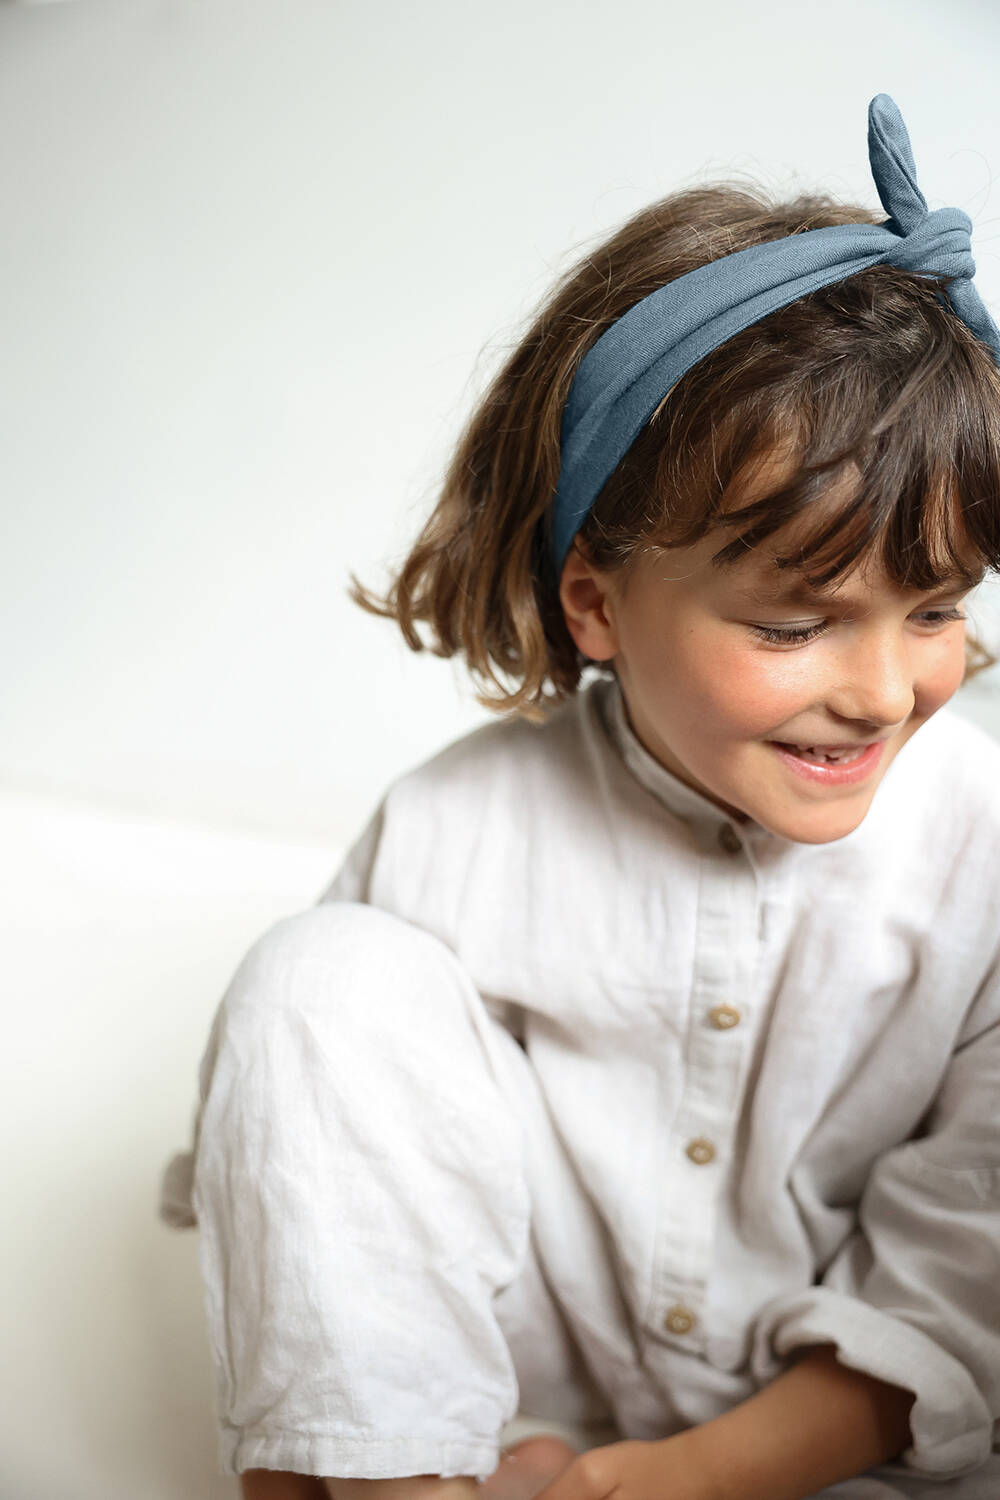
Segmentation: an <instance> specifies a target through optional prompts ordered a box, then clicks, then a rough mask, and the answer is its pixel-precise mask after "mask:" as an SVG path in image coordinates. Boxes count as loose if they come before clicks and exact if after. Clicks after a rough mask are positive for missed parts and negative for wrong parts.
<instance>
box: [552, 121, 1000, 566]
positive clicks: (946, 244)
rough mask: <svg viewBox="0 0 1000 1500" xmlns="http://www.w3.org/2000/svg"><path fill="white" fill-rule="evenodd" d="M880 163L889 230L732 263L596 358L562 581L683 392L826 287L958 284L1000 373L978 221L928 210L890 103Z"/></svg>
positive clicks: (967, 314)
mask: <svg viewBox="0 0 1000 1500" xmlns="http://www.w3.org/2000/svg"><path fill="white" fill-rule="evenodd" d="M868 157H869V160H870V162H871V169H872V176H873V177H874V179H875V186H876V187H877V189H878V195H879V198H880V199H881V200H882V207H883V208H884V209H885V211H886V213H888V214H889V218H888V220H886V221H885V222H884V223H882V224H837V225H832V226H830V227H829V228H827V229H809V230H806V231H804V232H803V233H802V234H793V235H788V236H787V237H785V238H784V239H780V240H769V241H768V242H767V243H766V244H763V245H752V246H751V247H750V248H749V249H747V250H737V251H735V253H734V254H732V255H724V256H722V257H721V259H719V260H714V261H712V262H711V263H710V264H709V265H707V266H699V267H698V269H697V270H696V271H690V272H689V273H688V274H687V275H685V276H679V277H678V278H677V280H676V281H672V282H670V283H668V285H667V286H662V287H659V288H658V289H657V290H656V291H655V292H651V293H650V295H649V296H648V297H643V299H642V301H641V302H637V303H635V305H634V306H633V307H630V308H629V310H628V312H626V313H625V314H624V315H623V316H622V317H620V318H619V319H618V321H617V322H616V323H612V325H611V327H610V328H607V329H605V331H604V333H602V334H601V336H600V338H599V339H598V340H597V342H596V343H595V344H594V345H593V346H592V347H591V348H590V349H589V350H588V351H587V353H586V354H585V356H584V358H583V359H582V360H581V362H580V365H579V368H578V369H577V372H576V375H575V377H574V379H573V384H572V386H571V387H570V392H569V396H568V398H567V401H566V407H565V410H564V412H563V419H562V467H561V469H560V471H559V483H558V486H557V489H556V497H555V502H554V512H553V532H552V537H553V553H554V560H555V565H556V575H557V577H558V576H560V575H561V573H562V566H563V563H564V562H565V560H566V554H567V553H568V552H569V549H570V547H571V545H572V542H573V538H574V537H575V536H576V533H577V532H578V531H579V529H580V527H581V526H582V525H583V523H584V520H585V519H586V516H587V513H588V511H589V510H590V507H591V506H592V505H593V503H594V501H595V500H596V499H597V496H598V495H599V493H600V491H601V489H602V488H603V486H604V484H605V482H606V480H607V479H608V478H609V477H610V475H611V474H612V473H613V472H614V470H615V469H616V468H617V466H618V464H619V463H620V461H621V460H622V458H624V456H625V454H626V453H627V452H628V450H629V448H630V447H631V446H632V444H633V443H634V442H635V439H636V438H637V437H638V435H639V433H640V432H641V431H642V429H643V427H644V426H645V424H646V423H647V422H648V421H649V418H650V417H651V416H652V415H653V412H654V411H655V410H656V408H657V407H658V406H659V404H660V402H661V401H662V400H663V397H664V396H665V395H666V394H667V392H668V391H669V390H670V388H671V386H673V385H674V384H675V383H676V382H677V381H678V380H679V379H680V378H681V376H682V375H683V374H685V372H686V371H688V370H690V368H691V366H692V365H695V364H697V362H698V360H700V359H703V358H704V356H705V355H706V354H708V353H710V352H711V351H712V350H713V349H717V348H718V347H719V345H720V344H723V343H725V341H726V340H727V339H730V338H732V337H733V336H734V334H737V333H742V331H743V329H744V328H749V327H750V326H751V324H753V323H759V322H760V320H761V319H762V318H766V317H767V315H768V314H769V313H772V312H774V311H775V310H776V309H777V308H779V307H787V305H788V303H789V302H794V301H796V299H797V298H799V297H804V296H805V295H806V294H807V293H808V292H812V291H815V290H816V289H817V288H818V287H821V286H829V285H830V284H831V282H834V281H843V280H844V279H845V277H848V276H856V275H857V273H858V272H859V271H865V270H867V269H868V267H869V266H877V265H889V266H899V267H901V268H902V269H904V270H907V271H914V272H917V273H918V274H920V275H925V276H951V277H955V278H956V279H955V280H954V281H953V282H951V283H950V284H949V287H948V300H947V301H946V299H945V298H944V297H943V296H942V295H941V294H940V293H939V294H938V295H939V297H940V300H941V301H942V302H945V305H946V306H947V305H948V301H950V304H951V307H952V309H953V310H954V312H955V313H956V314H957V315H958V317H960V318H961V319H962V322H963V323H965V324H967V325H968V327H969V328H970V329H971V330H972V332H973V333H974V334H975V335H976V337H977V338H979V339H982V341H983V343H985V344H988V345H989V347H990V348H991V349H992V351H993V355H994V358H995V359H996V361H997V363H998V364H1000V329H998V328H997V325H996V324H995V323H994V321H993V319H992V318H991V317H990V315H989V313H988V312H987V310H986V308H985V306H984V304H983V302H982V300H981V299H980V296H979V293H978V292H977V291H976V289H975V287H974V286H973V285H972V278H973V276H974V275H975V270H976V263H975V261H974V260H973V259H972V248H971V240H970V232H971V229H972V220H971V219H970V218H969V216H968V214H966V213H964V212H963V211H962V209H960V208H938V209H935V210H934V212H933V213H930V212H928V209H927V201H926V199H925V198H924V195H923V193H922V192H921V191H920V189H919V188H918V186H917V170H916V167H915V165H914V162H913V152H912V150H911V147H910V138H909V135H908V134H907V131H906V126H905V125H904V124H903V117H902V115H901V114H900V112H899V109H898V107H897V105H896V103H895V101H894V100H893V99H891V98H890V97H889V95H888V94H876V95H875V98H874V99H873V100H872V101H871V103H870V104H869V106H868Z"/></svg>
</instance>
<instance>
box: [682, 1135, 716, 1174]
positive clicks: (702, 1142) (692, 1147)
mask: <svg viewBox="0 0 1000 1500" xmlns="http://www.w3.org/2000/svg"><path fill="white" fill-rule="evenodd" d="M684 1150H685V1151H686V1152H687V1154H688V1156H689V1157H690V1158H691V1160H692V1161H693V1162H694V1163H695V1164H696V1166H699V1167H704V1166H705V1165H706V1164H707V1163H708V1162H710V1161H712V1160H713V1158H714V1156H715V1147H714V1146H713V1145H712V1142H711V1141H706V1139H705V1137H704V1136H703V1135H699V1136H698V1137H697V1138H696V1139H695V1140H693V1141H688V1143H687V1145H686V1146H685V1147H684Z"/></svg>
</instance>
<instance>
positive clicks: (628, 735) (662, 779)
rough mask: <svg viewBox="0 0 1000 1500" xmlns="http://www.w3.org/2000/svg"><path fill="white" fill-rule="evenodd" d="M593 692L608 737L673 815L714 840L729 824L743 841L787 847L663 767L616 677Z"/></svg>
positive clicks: (598, 683)
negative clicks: (633, 721)
mask: <svg viewBox="0 0 1000 1500" xmlns="http://www.w3.org/2000/svg"><path fill="white" fill-rule="evenodd" d="M592 691H593V692H594V694H595V698H596V702H597V708H598V711H599V713H600V717H601V719H602V722H603V724H604V727H605V730H606V731H607V734H608V737H609V738H610V740H611V742H612V744H613V745H614V747H615V749H616V750H617V751H618V754H619V755H620V757H621V759H622V760H623V761H624V763H625V765H626V767H627V769H628V770H629V771H630V772H631V773H632V775H633V776H634V777H635V779H636V781H638V782H639V783H640V785H642V786H644V787H645V788H646V790H647V791H649V792H651V793H652V795H653V796H654V797H655V798H656V799H657V801H658V802H661V803H662V804H663V806H664V807H666V808H668V809H669V811H670V812H672V813H674V814H675V815H676V816H677V817H678V818H682V819H683V820H684V822H686V823H689V824H691V825H692V826H693V827H695V828H696V829H698V831H699V832H701V833H702V834H707V835H709V836H710V837H711V838H713V839H715V838H717V837H718V835H719V832H720V830H721V829H722V827H723V826H724V825H726V824H729V825H730V826H731V827H733V828H735V829H736V830H737V831H738V833H739V835H740V838H741V839H742V840H743V841H744V842H745V841H746V840H748V839H749V840H751V841H752V842H753V843H755V844H760V843H762V842H765V841H770V842H773V841H775V840H777V841H778V842H780V843H781V844H788V842H789V840H787V839H778V836H777V835H776V834H773V833H771V832H770V830H769V829H766V828H763V827H761V825H760V824H759V823H755V822H754V821H753V820H752V819H750V818H746V819H744V820H742V821H741V820H738V819H736V818H734V817H733V816H732V815H731V814H729V813H727V812H725V811H724V810H723V809H722V808H721V807H718V806H717V805H716V804H715V803H714V802H713V801H712V800H711V799H710V798H709V797H706V796H705V795H704V793H702V792H697V791H695V789H694V787H690V786H688V785H687V783H686V782H683V781H681V780H680V779H679V778H678V777H677V776H675V775H674V774H673V772H672V771H668V770H667V768H666V766H663V765H661V764H660V762H659V761H658V760H657V759H656V757H655V756H653V755H651V754H650V752H649V751H648V750H647V749H646V747H645V745H644V744H643V743H642V741H641V740H640V739H639V737H638V735H637V734H636V732H635V730H634V729H633V728H632V725H631V723H630V722H629V717H628V710H627V708H626V706H625V697H624V694H623V693H622V689H621V683H620V682H619V681H618V678H617V677H613V678H603V679H601V680H600V681H598V682H595V684H594V686H593V688H592Z"/></svg>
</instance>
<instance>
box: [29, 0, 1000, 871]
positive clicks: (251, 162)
mask: <svg viewBox="0 0 1000 1500" xmlns="http://www.w3.org/2000/svg"><path fill="white" fill-rule="evenodd" d="M998 41H1000V15H998V13H997V11H996V10H995V9H994V8H992V7H991V6H990V5H988V4H987V3H985V0H984V3H981V4H972V3H970V0H965V3H964V4H962V3H958V4H956V5H954V6H953V7H952V8H951V10H950V11H949V12H948V13H947V15H945V13H944V11H943V10H942V8H941V7H940V5H938V4H937V3H936V0H933V3H932V0H906V3H905V4H904V3H902V0H901V3H898V4H897V3H885V0H882V3H877V4H872V3H864V4H861V3H856V0H855V3H846V4H841V5H840V6H838V7H836V8H834V7H832V6H827V5H816V6H808V5H805V6H804V5H802V4H801V3H800V0H796V3H791V0H777V3H773V4H770V5H769V6H768V7H767V8H766V10H764V11H761V10H760V9H759V8H756V9H755V8H754V7H748V6H745V5H743V4H738V3H735V0H725V3H716V4H714V5H712V6H710V7H707V8H706V7H690V6H680V5H677V4H663V3H657V4H653V3H644V0H624V3H623V4H622V5H620V6H618V7H616V8H615V10H614V12H613V13H612V11H611V10H610V9H609V7H608V6H606V5H603V4H601V5H597V4H587V3H580V0H572V3H569V0H566V3H557V0H542V3H536V0H505V3H504V5H503V6H498V7H486V6H483V5H475V4H473V5H470V4H469V3H468V0H434V3H431V4H422V5H407V4H403V3H383V4H367V3H353V4H332V3H327V0H324V3H317V0H283V3H281V4H275V3H262V0H188V3H185V0H173V3H171V0H132V3H122V0H103V3H98V0H90V3H87V0H79V3H75V4H65V5H52V6H43V7H41V8H37V7H9V6H8V7H6V8H3V9H0V138H2V140H3V143H4V144H3V148H2V153H0V202H2V203H3V205H4V209H3V213H4V224H3V232H2V234H0V270H2V278H3V288H4V298H3V304H4V307H3V338H2V355H0V411H2V413H3V419H4V421H3V426H4V438H3V457H2V459H0V464H2V470H0V473H2V490H0V494H2V496H3V499H2V515H3V521H2V531H3V538H2V546H0V651H2V653H3V658H4V659H3V661H2V667H0V670H2V680H3V682H4V691H3V693H2V695H0V777H2V778H4V779H5V780H6V781H7V783H8V784H13V785H16V786H27V787H29V788H33V789H36V790H38V789H40V790H57V791H60V792H65V793H67V794H69V795H77V794H79V795H80V796H82V797H83V798H84V799H85V800H96V801H98V802H104V803H110V804H112V805H114V806H118V807H126V808H133V809H136V810H139V811H144V812H151V813H154V814H157V815H160V816H164V817H176V818H181V819H185V820H187V819H193V820H196V821H198V820H200V821H208V822H211V823H213V824H216V825H219V826H229V827H235V828H241V829H251V830H253V829H257V830H262V831H271V832H282V833H287V834H288V835H289V836H292V837H297V838H305V839H315V840H318V841H323V840H331V839H332V840H341V839H343V838H345V837H347V836H348V835H349V834H350V833H352V832H353V831H355V829H356V828H357V826H358V824H359V822H360V820H361V818H362V816H363V813H364V812H365V811H366V810H367V809H368V808H369V807H370V806H371V805H372V804H373V803H374V801H375V799H376V797H377V796H378V794H379V792H380V790H381V789H382V787H383V786H384V784H385V782H386V780H387V779H388V778H389V777H390V776H391V775H392V774H394V773H396V772H397V771H398V770H401V769H403V768H404V767H406V766H408V765H410V764H412V763H413V762H414V761H415V760H417V759H420V758H422V757H423V756H424V755H425V754H427V753H429V752H430V751H431V750H433V749H435V748H437V747H438V746H439V745H440V744H443V743H445V742H446V741H447V740H449V739H451V738H453V737H454V736H455V735H457V734H459V733H461V732H463V731H464V730H465V728H467V727H468V726H470V725H471V724H473V723H476V722H480V721H482V720H483V719H485V718H486V717H488V714H487V713H486V711H485V710H482V709H480V708H478V706H477V705H475V703H474V702H473V700H472V695H471V690H470V689H469V687H468V686H467V683H466V679H465V678H464V676H463V675H462V673H461V670H460V669H459V668H458V667H457V665H455V664H450V663H445V662H441V661H437V660H434V659H432V658H430V657H429V655H426V654H425V655H422V656H419V657H418V656H414V655H413V654H411V653H410V652H409V651H408V650H407V649H406V647H405V645H404V644H403V643H402V640H401V638H398V634H397V632H396V630H395V627H394V626H392V625H391V624H389V623H387V622H383V621H379V620H375V619H372V618H371V617H369V616H366V615H364V614H363V613H362V612H361V611H360V610H359V609H357V608H356V607H355V606H354V605H352V604H351V603H350V602H349V601H348V600H347V598H346V595H345V592H344V590H345V585H346V582H347V574H348V570H349V569H352V568H353V569H356V570H358V571H359V572H360V574H361V575H362V576H363V577H364V578H365V579H367V580H374V581H376V582H381V581H382V580H383V579H384V578H385V576H386V575H385V572H384V568H383V564H384V563H386V562H388V561H389V560H391V559H392V558H394V557H396V558H398V557H400V556H401V555H402V554H403V552H404V551H405V548H406V545H407V542H408V541H409V539H410V538H411V537H412V535H413V534H414V532H415V530H416V527H417V524H418V521H419V520H420V518H421V517H422V516H423V514H424V513H425V512H426V510H427V509H428V508H429V505H430V502H431V500H432V498H433V494H434V486H435V480H436V477H437V475H438V473H439V472H440V468H441V465H442V464H443V462H444V459H445V456H446V454H447V451H448V448H449V445H450V443H451V442H452V441H453V440H454V437H455V436H456V434H457V431H458V428H459V425H460V422H461V419H462V417H463V415H464V414H465V412H466V411H467V410H468V409H469V407H470V405H471V403H472V400H473V398H474V396H475V394H476V392H477V391H479V390H481V389H482V386H483V384H484V382H485V380H486V378H487V376H488V374H489V372H490V371H491V370H492V369H493V368H494V366H495V365H496V363H497V362H498V361H499V359H500V358H501V357H502V355H503V352H504V349H505V348H506V346H507V344H508V343H509V341H510V340H511V339H513V338H514V337H515V336H516V332H517V329H518V327H519V324H520V320H521V319H523V318H525V317H526V316H527V314H528V313H529V312H530V310H531V308H532V307H533V306H534V304H535V303H536V302H537V300H538V299H539V298H540V296H541V295H542V293H543V291H544V290H545V288H546V287H547V285H548V284H549V282H550V280H551V278H552V276H553V274H554V273H555V272H556V271H557V270H559V269H563V268H565V266H567V265H568V264H569V263H570V261H571V259H572V258H573V255H574V247H579V246H580V245H581V244H582V243H583V242H584V241H585V240H589V239H590V238H591V237H592V236H595V235H597V234H598V233H600V232H603V231H605V230H607V229H609V228H610V227H612V226H613V225H615V224H617V223H618V222H620V221H621V220H622V219H623V218H625V217H626V216H627V215H628V214H629V213H631V212H632V211H633V210H635V209H636V208H638V207H639V206H640V205H642V204H643V203H645V202H647V201H649V200H650V199H652V198H653V197H656V196H659V195H661V194H662V193H664V192H666V191H668V190H670V189H672V188H674V187H676V186H679V185H680V184H681V183H683V182H687V181H690V180H693V179H694V178H696V177H698V176H702V175H705V174H709V175H715V174H725V173H730V172H734V171H737V172H744V171H745V172H747V173H749V174H751V175H755V176H759V177H761V178H762V179H763V180H764V181H765V182H766V183H768V184H769V185H771V186H775V187H780V188H787V189H789V190H792V189H799V188H802V187H808V186H813V185H815V186H819V187H821V188H824V189H828V190H830V191H833V192H835V193H840V194H843V195H845V196H853V197H860V198H861V199H862V200H863V201H865V202H870V203H871V204H872V205H873V206H876V207H877V206H878V204H877V198H876V196H875V190H874V186H873V184H872V182H871V177H870V173H869V169H868V160H867V149H866V110H867V104H868V100H869V99H870V98H871V96H872V95H873V94H875V93H877V92H879V91H880V90H885V91H886V92H888V93H891V94H892V95H893V97H894V98H895V99H896V101H897V103H898V104H899V105H900V108H901V110H902V111H903V115H904V118H905V119H906V121H907V124H908V126H909V129H910V132H911V136H912V139H913V143H914V153H915V156H916V160H917V165H918V171H919V174H920V180H921V183H922V185H923V187H924V190H925V192H926V195H927V197H928V200H929V202H930V205H931V207H937V206H940V205H941V204H957V205H959V206H962V207H964V208H966V210H967V211H968V212H969V213H970V215H971V216H972V218H973V220H974V222H975V224H976V225H977V226H979V227H978V231H974V240H973V244H974V250H975V252H976V258H977V263H978V265H979V273H978V276H977V284H978V285H979V287H980V289H981V292H982V294H983V295H984V297H986V299H987V300H988V301H991V302H992V305H993V306H994V308H995V307H996V306H997V305H998V303H1000V265H998V253H997V250H996V248H995V246H996V243H997V234H996V229H995V224H996V222H997V218H998V215H1000V199H998V197H997V194H996V192H995V191H994V192H993V193H992V194H991V191H990V175H991V171H992V172H994V174H995V172H996V169H997V167H998V146H1000V142H998V116H997V111H996V103H995V101H996V84H995V67H994V64H995V59H996V57H997V56H998V55H1000V50H998V45H997V44H998ZM943 59H946V60H947V64H948V67H947V71H942V60H943Z"/></svg>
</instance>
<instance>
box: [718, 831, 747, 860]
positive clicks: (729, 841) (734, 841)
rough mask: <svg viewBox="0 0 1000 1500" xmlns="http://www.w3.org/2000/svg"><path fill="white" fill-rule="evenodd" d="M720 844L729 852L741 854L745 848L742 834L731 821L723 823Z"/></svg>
mask: <svg viewBox="0 0 1000 1500" xmlns="http://www.w3.org/2000/svg"><path fill="white" fill-rule="evenodd" d="M719 844H720V845H721V847H722V848H723V849H725V851H726V853H727V854H739V853H740V852H741V850H742V848H743V845H742V844H741V843H740V836H739V834H738V833H737V832H736V829H735V828H734V827H733V825H732V824H731V823H723V825H722V827H721V828H720V829H719Z"/></svg>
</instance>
